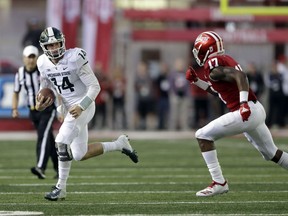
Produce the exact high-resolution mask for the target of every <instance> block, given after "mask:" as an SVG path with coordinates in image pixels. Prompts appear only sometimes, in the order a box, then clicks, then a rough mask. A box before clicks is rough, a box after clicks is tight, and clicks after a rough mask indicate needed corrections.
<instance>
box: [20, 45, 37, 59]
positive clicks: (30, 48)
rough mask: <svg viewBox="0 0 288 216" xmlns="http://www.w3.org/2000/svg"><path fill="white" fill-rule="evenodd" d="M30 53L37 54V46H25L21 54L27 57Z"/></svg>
mask: <svg viewBox="0 0 288 216" xmlns="http://www.w3.org/2000/svg"><path fill="white" fill-rule="evenodd" d="M30 55H35V56H38V55H39V51H38V48H37V47H35V46H32V45H29V46H26V47H25V48H24V50H23V56H25V57H29V56H30Z"/></svg>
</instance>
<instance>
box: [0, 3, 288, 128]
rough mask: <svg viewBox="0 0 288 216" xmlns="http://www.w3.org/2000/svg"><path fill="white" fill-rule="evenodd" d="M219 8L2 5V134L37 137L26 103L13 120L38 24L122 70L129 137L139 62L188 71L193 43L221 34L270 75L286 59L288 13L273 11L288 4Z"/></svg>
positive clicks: (244, 60) (233, 50)
mask: <svg viewBox="0 0 288 216" xmlns="http://www.w3.org/2000/svg"><path fill="white" fill-rule="evenodd" d="M220 2H221V1H220V0H212V1H208V0H207V1H206V0H205V1H203V0H198V1H197V0H182V1H176V0H152V1H150V0H115V1H110V0H1V1H0V28H1V30H0V38H1V41H0V43H1V45H0V61H1V67H0V85H1V88H0V96H1V98H0V118H1V126H0V130H1V131H7V130H9V131H10V130H33V127H32V126H31V124H30V123H29V121H27V119H26V117H27V110H26V108H25V101H21V102H20V104H21V114H22V118H20V119H18V120H12V119H11V118H10V114H11V103H12V99H11V97H12V91H13V89H12V88H13V76H14V73H15V69H16V68H17V67H18V66H20V65H21V58H22V45H21V40H22V38H23V36H24V33H25V32H26V30H27V23H28V22H29V21H31V20H37V22H39V24H40V27H41V28H44V27H45V26H56V27H59V28H60V29H62V30H63V31H64V34H65V35H66V42H67V48H70V47H73V46H79V47H83V48H84V49H85V50H86V51H87V52H88V55H89V58H90V62H92V65H93V64H96V62H97V61H100V62H102V64H103V65H104V69H105V73H108V74H109V73H111V71H113V69H115V68H116V67H120V68H122V69H123V71H124V74H125V77H126V80H127V85H126V104H125V109H126V113H128V117H127V121H128V122H127V123H128V129H131V130H134V129H135V124H134V121H135V119H134V115H135V100H134V99H135V91H134V87H133V85H134V78H135V68H136V67H137V64H138V62H140V61H145V62H147V64H148V66H149V68H150V72H151V74H153V72H155V70H157V68H159V65H160V63H161V62H167V63H168V64H169V66H170V67H172V66H173V64H174V61H175V59H177V58H181V59H183V60H184V62H185V64H186V65H189V64H190V61H191V60H190V57H191V46H192V43H193V41H194V40H195V37H196V36H197V35H198V34H199V33H200V32H201V31H203V30H216V31H217V32H219V34H220V35H222V37H223V39H224V42H225V45H226V50H227V51H228V54H231V55H232V56H233V57H235V59H238V61H239V62H240V64H241V65H242V67H243V66H244V67H245V66H246V65H247V64H248V63H249V62H250V61H251V60H253V62H255V63H256V64H257V65H261V72H262V73H263V74H265V73H266V74H267V73H269V70H270V68H271V64H272V63H273V62H274V61H275V60H277V59H278V57H280V56H287V55H288V46H287V42H288V30H287V25H288V23H287V18H288V14H285V12H282V10H278V14H277V13H275V12H274V13H272V14H271V13H269V12H271V10H270V8H271V9H272V7H274V6H277V7H280V6H282V7H281V8H284V9H285V7H287V5H288V2H287V1H285V0H282V1H281V0H276V1H266V0H262V1H261V0H246V1H237V0H233V1H229V6H231V7H239V6H241V8H240V12H239V11H238V13H239V14H229V15H225V14H223V13H222V12H221V9H220ZM222 2H223V1H222ZM263 6H265V10H264V11H261V14H259V13H253V11H254V10H253V11H252V12H251V11H249V13H248V14H245V11H246V10H245V7H250V8H251V7H252V8H253V9H255V11H256V12H257V7H263ZM100 8H101V9H100ZM227 11H228V12H229V9H228V10H227ZM227 11H226V12H227ZM231 11H232V10H231ZM247 11H248V10H247ZM276 11H277V10H276ZM284 11H285V10H284ZM109 45H110V46H109ZM266 101H267V92H266V94H265V95H264V97H263V104H264V105H265V106H266V107H267V103H266ZM191 113H193V110H191ZM108 116H109V115H108ZM110 116H111V115H110ZM108 122H111V119H108ZM108 129H109V124H108Z"/></svg>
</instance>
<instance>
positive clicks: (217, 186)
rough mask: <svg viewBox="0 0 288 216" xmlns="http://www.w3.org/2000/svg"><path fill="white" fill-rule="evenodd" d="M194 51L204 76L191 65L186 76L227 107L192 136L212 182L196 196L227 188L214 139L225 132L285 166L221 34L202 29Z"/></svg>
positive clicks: (283, 156) (287, 161) (262, 112)
mask: <svg viewBox="0 0 288 216" xmlns="http://www.w3.org/2000/svg"><path fill="white" fill-rule="evenodd" d="M193 55H194V57H195V59H196V61H197V63H198V64H199V65H200V66H203V67H204V73H205V76H204V79H199V78H198V76H197V74H196V72H195V71H194V69H193V68H192V67H189V68H188V70H187V71H186V79H187V80H188V81H189V82H190V83H193V84H194V85H196V86H198V87H199V88H201V89H204V90H206V91H208V92H210V93H212V94H214V95H218V97H219V98H220V99H221V100H222V101H223V102H224V103H225V104H226V106H227V108H228V109H229V110H230V112H228V113H226V114H224V115H222V116H220V117H219V118H217V119H215V120H213V121H211V122H210V123H209V124H207V125H206V126H204V127H202V128H200V129H198V130H197V131H196V134H195V136H196V138H197V141H198V143H199V147H200V149H201V152H202V156H203V158H204V160H205V162H206V164H207V167H208V169H209V172H210V175H211V177H212V183H211V184H210V185H209V186H208V187H207V188H204V189H203V190H200V191H198V192H197V193H196V196H201V197H206V196H214V195H217V194H223V193H227V192H228V190H229V188H228V183H227V181H226V180H225V178H224V177H223V174H222V170H221V167H220V164H219V162H218V158H217V152H216V148H215V144H214V141H216V140H218V139H220V138H222V137H225V136H231V135H236V134H240V133H243V134H244V135H245V137H246V138H247V139H248V141H249V142H251V144H252V145H253V146H254V147H255V148H256V149H257V150H258V151H259V152H260V153H261V155H262V156H263V158H264V159H265V160H271V161H273V162H275V163H277V164H279V165H280V166H281V167H283V168H285V169H288V154H287V153H286V152H283V151H282V150H280V149H278V148H277V146H276V145H275V144H274V141H273V138H272V135H271V133H270V131H269V129H268V127H267V126H266V124H265V118H266V113H265V110H264V108H263V106H262V104H261V103H260V102H259V101H258V100H257V98H256V96H255V94H254V93H253V92H252V90H251V89H250V88H249V84H248V79H247V76H246V74H245V73H244V72H243V71H242V69H241V67H240V65H239V64H238V63H237V62H236V61H235V60H234V59H233V58H232V57H230V56H228V55H225V50H224V47H223V40H222V38H221V37H220V36H219V35H218V34H217V33H216V32H213V31H207V32H203V33H201V34H200V35H199V36H198V37H197V38H196V41H195V43H194V47H193Z"/></svg>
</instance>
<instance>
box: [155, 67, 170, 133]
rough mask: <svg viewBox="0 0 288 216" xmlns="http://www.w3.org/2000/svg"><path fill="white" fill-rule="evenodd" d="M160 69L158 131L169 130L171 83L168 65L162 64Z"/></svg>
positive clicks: (157, 83)
mask: <svg viewBox="0 0 288 216" xmlns="http://www.w3.org/2000/svg"><path fill="white" fill-rule="evenodd" d="M160 67H161V68H160V74H159V76H158V77H157V79H156V80H155V86H156V91H157V99H156V101H157V113H158V130H164V129H168V117H169V112H170V99H169V95H170V82H169V69H168V66H167V64H165V63H162V64H161V65H160Z"/></svg>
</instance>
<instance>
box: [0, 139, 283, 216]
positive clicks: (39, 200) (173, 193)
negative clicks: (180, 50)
mask: <svg viewBox="0 0 288 216" xmlns="http://www.w3.org/2000/svg"><path fill="white" fill-rule="evenodd" d="M275 141H276V143H277V146H278V147H280V148H282V149H283V150H286V151H288V138H277V139H275ZM131 142H132V144H133V147H134V148H135V149H136V150H137V152H138V154H139V159H140V162H139V163H138V164H134V163H133V162H130V160H129V159H128V158H127V157H126V156H125V155H123V154H121V153H118V152H113V153H109V154H106V155H102V156H100V157H97V158H93V159H90V160H87V161H83V162H76V161H74V162H73V164H72V170H71V173H70V178H69V181H68V186H67V192H68V194H67V198H66V200H65V201H61V202H50V201H47V200H45V199H44V198H43V197H44V194H45V192H48V191H50V188H51V186H53V185H54V184H55V183H56V180H55V179H53V176H54V172H53V171H52V168H51V163H50V164H49V168H48V170H47V171H46V176H47V178H46V179H45V180H39V179H37V178H36V177H35V176H33V175H32V174H31V173H30V167H32V166H33V165H34V160H35V153H34V152H35V150H34V146H35V143H34V141H23V142H19V141H0V149H1V150H0V215H1V211H2V215H3V214H4V213H3V211H29V212H43V214H44V215H113V214H114V215H115V214H117V215H136V214H137V215H145V214H146V215H288V172H287V171H286V170H284V169H282V168H281V167H279V166H277V165H275V164H274V163H272V162H266V161H264V160H263V159H262V157H261V156H260V155H259V153H258V152H257V151H256V150H255V149H254V148H253V147H252V146H251V145H250V144H249V143H248V142H247V141H246V140H245V139H242V138H225V139H222V140H221V141H219V142H217V147H218V156H219V159H220V163H221V166H222V168H223V172H224V175H225V177H226V178H227V180H228V181H229V187H230V191H229V193H227V194H224V195H221V196H215V197H209V198H197V197H196V196H195V192H196V191H198V190H200V189H203V188H204V187H206V186H208V184H210V182H211V179H210V176H209V173H208V170H207V168H206V165H205V164H204V161H203V159H202V156H201V154H200V151H199V148H198V146H197V144H196V142H195V140H154V141H153V140H132V141H131ZM35 214H36V213H35ZM15 215H16V213H15Z"/></svg>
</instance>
